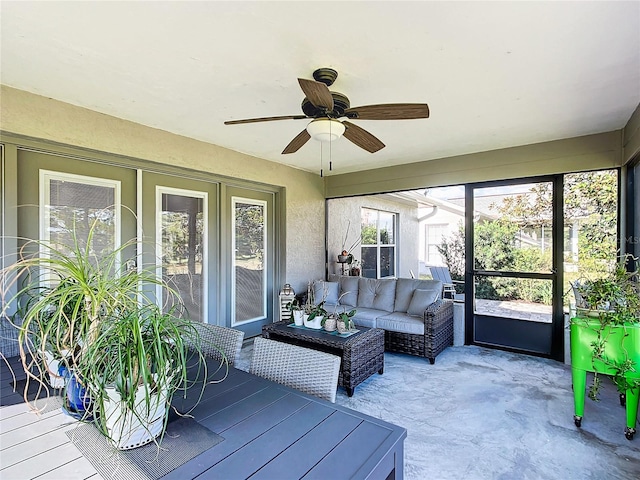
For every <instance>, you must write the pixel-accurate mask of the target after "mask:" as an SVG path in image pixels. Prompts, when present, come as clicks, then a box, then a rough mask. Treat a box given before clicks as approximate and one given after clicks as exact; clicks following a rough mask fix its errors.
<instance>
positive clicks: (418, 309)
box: [407, 289, 440, 317]
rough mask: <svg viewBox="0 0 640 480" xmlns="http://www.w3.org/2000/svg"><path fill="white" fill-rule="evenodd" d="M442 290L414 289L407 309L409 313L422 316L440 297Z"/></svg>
mask: <svg viewBox="0 0 640 480" xmlns="http://www.w3.org/2000/svg"><path fill="white" fill-rule="evenodd" d="M439 293H440V291H438V290H435V289H431V290H420V289H418V290H414V291H413V296H412V297H411V303H410V304H409V308H408V309H407V313H408V314H409V315H416V316H420V317H421V316H422V315H423V314H424V311H425V310H426V309H427V307H428V306H429V305H431V304H432V303H433V302H435V301H436V300H437V299H438V296H439Z"/></svg>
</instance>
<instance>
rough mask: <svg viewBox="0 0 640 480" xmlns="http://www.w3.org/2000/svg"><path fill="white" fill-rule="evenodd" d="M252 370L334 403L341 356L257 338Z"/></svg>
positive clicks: (255, 373)
mask: <svg viewBox="0 0 640 480" xmlns="http://www.w3.org/2000/svg"><path fill="white" fill-rule="evenodd" d="M249 371H250V373H253V374H254V375H258V376H260V377H262V378H266V379H267V380H272V381H274V382H277V383H279V384H281V385H285V386H287V387H291V388H295V389H296V390H300V391H301V392H304V393H308V394H310V395H315V396H316V397H320V398H324V399H325V400H329V401H330V402H334V403H335V401H336V390H337V388H338V373H339V371H340V357H336V356H335V355H331V354H328V353H324V352H318V351H316V350H311V349H309V348H304V347H298V346H296V345H290V344H288V343H283V342H276V341H274V340H268V339H266V338H262V337H256V339H255V340H254V343H253V358H252V359H251V367H250V370H249Z"/></svg>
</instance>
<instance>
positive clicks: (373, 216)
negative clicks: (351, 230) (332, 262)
mask: <svg viewBox="0 0 640 480" xmlns="http://www.w3.org/2000/svg"><path fill="white" fill-rule="evenodd" d="M361 216H362V220H361V231H362V247H361V248H362V276H363V277H369V278H385V277H395V275H396V217H397V215H396V214H395V213H391V212H384V211H382V210H373V209H370V208H363V209H362V211H361Z"/></svg>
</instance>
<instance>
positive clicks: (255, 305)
mask: <svg viewBox="0 0 640 480" xmlns="http://www.w3.org/2000/svg"><path fill="white" fill-rule="evenodd" d="M231 208H232V210H233V217H232V221H233V228H232V232H233V237H232V244H233V251H234V254H233V270H232V276H233V280H232V283H231V285H232V289H233V300H232V308H233V309H232V320H233V323H232V325H234V326H235V325H238V324H242V323H246V322H251V321H255V320H260V319H264V318H265V317H266V316H267V270H266V268H265V253H266V251H267V243H266V239H267V224H266V218H267V204H266V202H263V201H260V200H253V199H249V198H240V197H232V199H231Z"/></svg>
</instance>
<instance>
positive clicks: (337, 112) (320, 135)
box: [224, 68, 429, 154]
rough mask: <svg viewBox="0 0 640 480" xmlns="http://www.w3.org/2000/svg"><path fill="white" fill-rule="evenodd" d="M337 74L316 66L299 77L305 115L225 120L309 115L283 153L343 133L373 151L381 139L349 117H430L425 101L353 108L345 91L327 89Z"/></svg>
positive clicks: (286, 117)
mask: <svg viewBox="0 0 640 480" xmlns="http://www.w3.org/2000/svg"><path fill="white" fill-rule="evenodd" d="M337 77H338V72H336V71H335V70H334V69H332V68H319V69H318V70H316V71H315V72H313V78H314V80H308V79H305V78H299V79H298V83H299V84H300V88H301V89H302V91H303V92H304V94H305V98H304V99H303V100H302V112H303V113H304V115H284V116H279V117H261V118H247V119H244V120H229V121H226V122H224V124H225V125H238V124H241V123H255V122H271V121H274V120H302V119H312V121H311V122H310V123H309V125H307V127H306V128H305V129H304V130H302V131H301V132H300V133H299V134H298V135H296V137H295V138H294V139H293V140H291V142H289V145H287V146H286V147H285V149H284V150H283V151H282V153H283V154H287V153H294V152H297V151H298V150H299V149H300V147H302V146H303V145H304V144H305V143H307V141H308V140H309V139H310V138H312V137H313V138H316V139H318V140H321V141H333V140H337V139H338V138H340V137H341V136H342V135H344V137H345V138H346V139H347V140H349V141H351V142H352V143H354V144H356V145H357V146H358V147H360V148H363V149H364V150H366V151H367V152H370V153H375V152H377V151H378V150H381V149H382V148H384V146H385V145H384V143H382V142H381V141H380V140H379V139H378V138H376V137H375V136H374V135H372V134H371V133H369V132H368V131H366V130H365V129H363V128H361V127H359V126H357V125H355V124H354V123H351V122H350V121H349V120H411V119H416V118H429V106H428V105H427V104H426V103H389V104H382V105H365V106H362V107H353V108H352V107H351V103H350V102H349V99H348V98H347V96H346V95H344V94H342V93H338V92H332V91H330V90H329V87H330V86H331V85H333V82H335V80H336V78H337ZM340 119H344V120H340Z"/></svg>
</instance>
